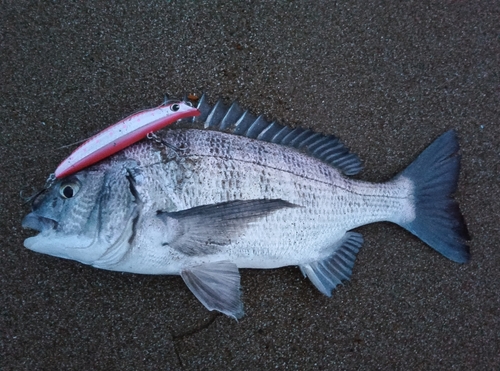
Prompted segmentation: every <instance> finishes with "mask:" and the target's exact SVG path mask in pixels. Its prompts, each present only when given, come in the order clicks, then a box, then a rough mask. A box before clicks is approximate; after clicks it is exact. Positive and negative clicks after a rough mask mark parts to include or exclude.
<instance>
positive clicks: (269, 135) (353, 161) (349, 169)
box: [192, 94, 362, 175]
mask: <svg viewBox="0 0 500 371" xmlns="http://www.w3.org/2000/svg"><path fill="white" fill-rule="evenodd" d="M197 108H198V109H199V110H200V112H201V114H200V116H198V117H197V118H196V119H193V120H192V121H193V122H195V123H198V122H199V123H203V124H204V127H205V128H206V129H211V130H218V131H225V132H228V133H231V134H235V135H241V136H246V137H249V138H254V139H257V140H261V141H265V142H270V143H276V144H280V145H284V146H287V147H292V148H296V149H299V150H304V151H305V152H306V153H307V154H309V155H310V156H313V157H316V158H318V159H319V160H321V161H323V162H325V163H327V164H329V165H331V166H333V167H336V168H338V169H339V170H341V171H342V172H343V173H344V174H346V175H354V174H357V173H358V172H359V171H361V168H362V166H361V162H360V161H359V158H358V157H357V156H356V155H355V154H352V153H349V150H348V148H347V147H345V146H344V145H343V144H342V143H341V142H340V140H339V139H337V138H336V137H334V136H333V135H323V134H321V133H317V132H314V131H313V130H311V129H304V128H301V127H296V128H291V127H288V126H283V125H281V124H279V123H277V122H268V121H267V120H266V119H265V118H264V116H262V115H260V116H258V117H256V116H253V115H252V114H250V113H249V112H248V111H244V110H243V109H242V108H241V107H240V106H239V104H238V103H236V102H234V103H232V104H231V105H230V106H226V105H224V104H223V103H222V101H221V100H219V101H217V102H216V103H215V105H214V106H213V107H211V106H210V105H209V104H208V102H207V96H206V94H203V95H202V96H201V98H200V99H199V101H198V106H197Z"/></svg>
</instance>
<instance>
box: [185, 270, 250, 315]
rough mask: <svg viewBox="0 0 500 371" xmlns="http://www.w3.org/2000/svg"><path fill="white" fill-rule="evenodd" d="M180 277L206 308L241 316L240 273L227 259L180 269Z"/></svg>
mask: <svg viewBox="0 0 500 371" xmlns="http://www.w3.org/2000/svg"><path fill="white" fill-rule="evenodd" d="M181 277H182V279H183V280H184V282H185V283H186V285H187V286H188V287H189V289H190V290H191V291H192V293H193V294H194V295H195V296H196V297H197V298H198V300H199V301H201V303H202V304H203V305H204V306H205V307H206V308H207V309H208V310H217V311H219V312H222V313H224V314H227V315H228V316H230V317H233V318H235V319H239V318H241V317H243V314H244V311H243V303H242V302H241V299H240V296H241V292H240V273H239V271H238V267H237V266H236V264H234V263H231V262H228V261H220V262H215V263H206V264H202V265H198V266H195V267H190V268H188V269H184V270H182V271H181Z"/></svg>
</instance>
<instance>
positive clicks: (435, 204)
mask: <svg viewBox="0 0 500 371" xmlns="http://www.w3.org/2000/svg"><path fill="white" fill-rule="evenodd" d="M458 150H459V146H458V140H457V136H456V133H455V131H454V130H450V131H448V132H446V133H444V134H443V135H441V136H440V137H439V138H438V139H436V140H435V141H434V142H433V143H432V144H431V145H430V146H429V147H427V149H425V150H424V152H422V153H421V154H420V156H418V157H417V159H416V160H415V161H414V162H413V163H412V164H411V165H410V166H408V168H406V169H405V170H404V171H403V172H402V173H401V174H400V175H399V176H402V177H405V178H407V179H410V180H411V181H412V183H413V187H414V188H413V200H414V208H415V209H414V210H415V219H414V220H413V221H411V222H408V223H405V224H401V226H402V227H404V228H406V229H407V230H408V231H410V232H411V233H413V234H414V235H416V236H417V237H419V238H420V239H421V240H422V241H424V242H425V243H427V244H428V245H429V246H431V247H432V248H433V249H435V250H436V251H438V252H440V253H441V254H443V255H444V256H446V257H447V258H448V259H451V260H453V261H455V262H457V263H465V262H467V261H468V260H469V256H470V255H469V247H468V246H467V245H466V240H469V239H470V237H469V233H468V231H467V226H466V225H465V221H464V218H463V216H462V213H461V212H460V209H459V207H458V203H457V202H456V201H455V200H454V199H453V198H452V195H453V193H454V192H455V191H456V190H457V183H458V174H459V170H460V155H458Z"/></svg>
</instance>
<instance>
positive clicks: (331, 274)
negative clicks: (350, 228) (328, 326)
mask: <svg viewBox="0 0 500 371" xmlns="http://www.w3.org/2000/svg"><path fill="white" fill-rule="evenodd" d="M362 244H363V236H362V235H361V234H359V233H355V232H347V233H346V234H345V235H344V237H343V238H342V239H341V240H340V241H338V242H337V243H336V246H337V248H335V249H334V250H335V251H334V253H333V254H332V255H330V256H329V257H328V258H326V259H324V260H320V261H315V262H312V263H309V264H304V265H301V266H300V270H301V271H302V273H303V274H304V276H307V277H309V279H310V280H311V282H312V283H313V284H314V286H316V288H317V289H318V290H319V291H321V292H322V293H323V294H325V295H326V296H332V290H333V289H334V288H335V287H336V286H337V285H338V284H340V283H342V281H346V280H348V279H349V278H350V277H351V273H352V267H353V266H354V260H355V259H356V254H357V253H358V251H359V249H360V248H361V245H362Z"/></svg>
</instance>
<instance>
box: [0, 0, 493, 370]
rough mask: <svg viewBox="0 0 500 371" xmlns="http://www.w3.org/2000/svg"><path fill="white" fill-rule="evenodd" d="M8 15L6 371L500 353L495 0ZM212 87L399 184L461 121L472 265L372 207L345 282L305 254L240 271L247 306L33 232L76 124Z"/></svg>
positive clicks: (0, 349)
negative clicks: (57, 247) (29, 242)
mask: <svg viewBox="0 0 500 371" xmlns="http://www.w3.org/2000/svg"><path fill="white" fill-rule="evenodd" d="M9 3H10V5H8V4H4V7H3V10H2V12H1V13H0V25H1V29H0V30H1V31H0V32H1V33H0V47H1V49H0V73H1V83H0V122H1V125H0V156H1V158H2V161H1V163H0V179H1V180H0V181H1V185H2V187H1V193H0V233H1V236H0V261H1V262H2V269H1V270H0V285H1V291H0V309H1V310H0V313H1V314H0V369H2V370H43V369H47V370H48V369H67V370H69V369H73V370H90V369H92V370H112V369H117V370H118V369H119V370H159V369H164V370H202V369H203V370H229V369H231V370H244V369H261V370H264V369H281V370H285V369H290V370H291V369H301V370H309V369H310V370H312V369H314V370H335V369H339V370H340V369H342V370H351V369H412V370H413V369H422V370H424V369H441V370H472V369H474V370H479V369H481V370H494V369H499V368H500V338H499V334H500V310H499V308H500V299H499V292H500V249H499V245H500V236H499V233H498V210H499V209H500V201H499V200H500V186H499V181H500V176H499V172H500V157H499V149H498V148H499V145H500V125H499V120H500V115H499V113H500V109H499V107H500V68H499V66H500V44H499V41H500V23H499V22H498V20H499V19H500V3H499V2H481V1H479V2H463V1H443V2H441V3H440V4H436V3H431V2H407V3H400V2H397V1H389V2H385V3H384V5H375V4H374V3H373V2H370V1H361V2H357V3H352V2H348V3H347V4H345V5H341V4H340V5H339V4H337V5H336V4H334V2H327V1H325V2H314V3H313V2H306V1H299V2H288V1H277V2H266V3H264V4H255V5H251V4H250V3H246V4H243V3H239V2H230V1H219V2H195V1H189V2H188V1H185V2H182V1H153V2H143V1H120V2H114V3H113V5H111V4H104V2H103V3H97V2H96V3H92V2H71V3H69V2H27V1H20V2H9ZM202 92H206V93H208V94H209V96H210V97H211V100H212V102H215V100H216V99H218V98H222V99H223V100H224V101H225V102H230V101H232V100H238V101H239V102H240V103H241V105H242V106H244V107H246V108H248V109H250V110H251V111H252V112H253V113H255V114H261V113H262V114H265V115H266V116H267V117H268V118H270V119H277V120H279V121H280V122H282V123H289V124H291V125H294V126H296V125H300V126H304V127H308V128H313V129H315V130H318V131H322V132H325V133H328V134H335V135H337V136H338V137H340V138H341V139H342V140H343V141H344V142H345V143H346V144H347V145H348V146H349V147H350V148H351V150H352V151H353V152H355V153H357V154H359V156H360V158H361V159H362V160H363V162H364V167H365V170H364V171H363V172H362V173H361V174H360V175H359V176H358V178H360V179H364V180H368V181H385V180H388V179H390V178H391V177H392V176H393V175H395V174H397V173H398V172H399V171H401V170H402V169H404V168H405V167H406V166H407V165H408V164H409V163H410V162H411V161H412V160H413V159H415V157H416V156H417V155H418V153H419V152H420V151H421V150H423V149H424V148H425V147H426V146H427V145H428V144H430V143H431V142H432V141H433V140H434V139H435V138H437V137H438V136H439V135H440V134H442V133H443V132H445V131H446V130H448V129H452V128H454V129H456V130H457V132H458V135H459V138H460V144H461V148H462V172H461V177H460V184H459V188H458V192H457V199H458V200H459V201H460V204H461V208H462V211H463V213H464V216H465V219H466V220H467V223H468V227H469V230H470V232H471V235H472V237H473V239H472V241H471V243H470V247H471V254H472V259H471V261H470V263H468V264H465V265H459V264H456V263H453V262H451V261H448V260H446V259H445V258H443V257H442V256H440V255H439V254H437V253H436V252H434V251H433V250H431V249H430V248H429V247H427V246H426V245H425V244H424V243H422V242H421V241H419V240H418V239H416V238H415V237H413V236H412V235H410V234H409V233H408V232H406V231H404V230H402V229H401V228H399V227H397V226H395V225H390V224H384V223H382V224H374V225H370V226H365V227H362V228H359V229H358V230H357V231H358V232H360V233H362V234H363V236H364V237H365V243H364V246H363V248H362V249H361V251H360V253H359V255H358V258H357V261H356V265H355V267H354V272H353V275H352V279H351V281H349V282H347V283H346V284H345V285H343V286H341V287H340V288H339V289H338V290H336V291H335V292H334V294H333V296H332V297H331V298H327V297H325V296H323V295H321V294H320V293H319V292H318V291H317V290H316V289H315V288H314V287H313V286H312V284H311V283H310V282H309V281H308V280H306V279H304V278H303V277H302V275H301V273H300V271H299V269H298V268H296V267H287V268H282V269H276V270H267V271H265V270H242V272H241V273H242V286H243V300H244V304H245V310H246V315H245V317H244V318H243V319H241V320H240V321H239V322H236V321H235V320H233V319H230V318H228V317H226V316H224V315H221V314H217V313H210V312H208V311H207V310H206V309H205V308H204V307H203V306H202V305H201V304H200V303H199V302H198V301H197V299H196V298H195V297H194V296H193V295H192V294H191V293H190V292H189V290H188V288H187V287H186V286H185V285H184V283H183V282H182V279H181V278H180V277H171V276H140V275H133V274H123V273H116V272H107V271H103V270H98V269H94V268H92V267H88V266H84V265H81V264H79V263H76V262H72V261H65V260H62V259H57V258H53V257H50V256H44V255H41V254H37V253H34V252H31V251H29V250H27V249H25V248H24V247H23V240H24V239H25V238H26V237H28V236H30V235H33V232H32V231H27V230H23V229H22V228H21V219H22V217H23V216H24V215H25V214H26V213H27V212H28V211H29V205H23V202H22V200H21V198H20V196H19V193H20V191H23V193H24V194H28V195H29V194H30V193H31V192H33V188H32V187H34V188H37V187H40V186H42V185H43V184H44V181H45V179H46V178H47V176H48V174H50V173H51V172H53V171H54V169H55V167H56V166H57V165H58V164H59V162H60V161H61V160H63V159H64V158H65V157H66V156H67V155H68V154H69V153H70V152H71V150H72V149H73V148H74V147H69V148H61V147H62V146H65V145H68V144H71V143H74V142H77V141H79V140H82V139H84V138H87V137H88V136H90V135H92V134H94V133H96V132H98V131H99V130H101V129H102V128H104V127H106V126H108V125H110V124H112V123H114V122H116V121H118V120H119V119H121V118H123V117H125V116H127V115H128V114H130V113H132V112H134V111H137V110H139V109H142V108H146V107H152V106H155V105H158V104H159V103H160V102H161V101H162V99H163V95H164V94H165V93H168V94H170V95H172V96H178V97H179V96H182V95H183V94H184V93H197V94H200V93H202Z"/></svg>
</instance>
